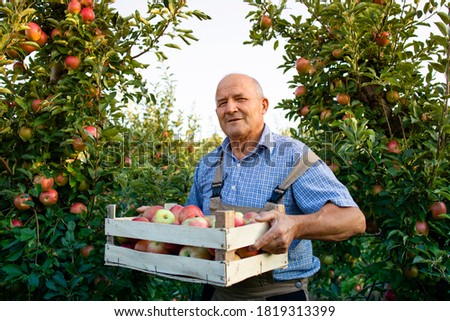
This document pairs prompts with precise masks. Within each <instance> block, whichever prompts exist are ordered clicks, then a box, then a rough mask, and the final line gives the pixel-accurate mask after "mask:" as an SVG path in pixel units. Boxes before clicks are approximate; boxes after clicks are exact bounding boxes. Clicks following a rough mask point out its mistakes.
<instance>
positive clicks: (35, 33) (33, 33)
mask: <svg viewBox="0 0 450 321" xmlns="http://www.w3.org/2000/svg"><path fill="white" fill-rule="evenodd" d="M27 27H28V29H25V37H27V39H28V40H31V41H34V42H36V41H38V40H39V39H40V38H41V33H42V30H41V27H40V26H39V25H38V24H37V23H34V22H29V23H27Z"/></svg>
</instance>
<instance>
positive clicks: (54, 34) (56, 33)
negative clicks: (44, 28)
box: [50, 28, 63, 40]
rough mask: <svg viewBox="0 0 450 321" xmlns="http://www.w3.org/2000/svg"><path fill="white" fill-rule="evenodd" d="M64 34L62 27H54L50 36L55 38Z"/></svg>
mask: <svg viewBox="0 0 450 321" xmlns="http://www.w3.org/2000/svg"><path fill="white" fill-rule="evenodd" d="M62 36H63V33H62V31H61V29H59V28H54V29H52V31H51V32H50V37H51V38H52V39H53V40H55V39H56V38H57V37H59V38H61V37H62Z"/></svg>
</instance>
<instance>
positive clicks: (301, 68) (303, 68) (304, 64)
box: [295, 57, 311, 74]
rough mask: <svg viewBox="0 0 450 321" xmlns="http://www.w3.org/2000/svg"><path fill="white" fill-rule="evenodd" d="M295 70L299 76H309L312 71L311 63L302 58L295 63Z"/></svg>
mask: <svg viewBox="0 0 450 321" xmlns="http://www.w3.org/2000/svg"><path fill="white" fill-rule="evenodd" d="M295 69H297V72H298V73H299V74H307V73H309V71H310V69H311V62H310V61H309V60H308V59H306V58H303V57H300V58H298V59H297V61H296V62H295Z"/></svg>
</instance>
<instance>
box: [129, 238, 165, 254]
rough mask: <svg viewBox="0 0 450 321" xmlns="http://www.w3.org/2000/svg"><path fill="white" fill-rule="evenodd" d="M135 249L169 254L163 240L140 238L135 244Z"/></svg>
mask: <svg viewBox="0 0 450 321" xmlns="http://www.w3.org/2000/svg"><path fill="white" fill-rule="evenodd" d="M134 249H135V250H137V251H141V252H148V253H156V254H169V251H168V250H167V249H166V248H165V247H164V243H163V242H158V241H150V240H139V241H137V242H136V244H135V245H134Z"/></svg>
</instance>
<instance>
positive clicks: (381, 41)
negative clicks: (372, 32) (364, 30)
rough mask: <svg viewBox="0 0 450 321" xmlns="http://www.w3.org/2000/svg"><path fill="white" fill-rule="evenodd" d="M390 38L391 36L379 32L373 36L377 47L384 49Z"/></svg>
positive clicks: (387, 33)
mask: <svg viewBox="0 0 450 321" xmlns="http://www.w3.org/2000/svg"><path fill="white" fill-rule="evenodd" d="M390 38H391V34H390V33H389V32H387V31H383V32H380V33H379V34H377V35H376V36H375V42H376V44H377V45H378V46H379V47H386V46H387V45H388V44H389V42H390V40H389V39H390Z"/></svg>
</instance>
